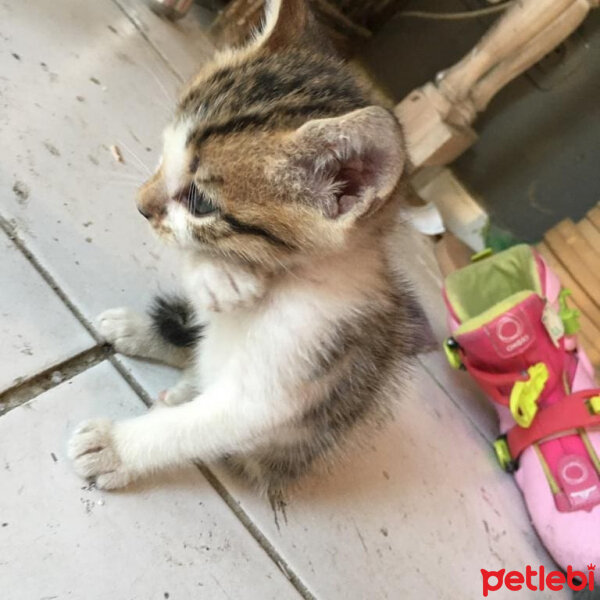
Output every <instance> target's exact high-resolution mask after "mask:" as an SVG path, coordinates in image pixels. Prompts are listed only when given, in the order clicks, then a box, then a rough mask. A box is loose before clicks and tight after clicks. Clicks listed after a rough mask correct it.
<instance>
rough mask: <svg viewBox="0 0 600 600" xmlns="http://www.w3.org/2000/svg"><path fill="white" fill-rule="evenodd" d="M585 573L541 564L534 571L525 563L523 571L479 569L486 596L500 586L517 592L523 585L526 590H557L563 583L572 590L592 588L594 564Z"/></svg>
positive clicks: (571, 568) (569, 568)
mask: <svg viewBox="0 0 600 600" xmlns="http://www.w3.org/2000/svg"><path fill="white" fill-rule="evenodd" d="M587 569H588V570H587V573H584V572H583V571H573V567H571V565H569V566H568V567H567V573H566V574H565V573H563V572H561V571H549V572H548V573H546V569H545V568H544V567H543V566H541V567H538V570H537V571H534V570H533V568H532V567H531V566H530V565H527V567H526V569H525V573H521V572H520V571H509V572H508V573H507V572H506V569H501V570H500V571H486V570H485V569H481V576H482V577H483V596H484V597H485V598H487V596H488V594H489V593H490V592H497V591H498V590H499V589H501V588H503V587H504V588H506V589H507V590H511V591H512V592H518V591H519V590H522V589H523V586H525V587H526V588H527V589H528V590H532V591H536V590H540V591H543V590H551V591H553V592H559V591H560V590H562V589H564V586H565V584H566V585H567V586H568V587H569V588H570V589H572V590H573V591H576V592H580V591H581V590H584V589H586V587H587V586H588V584H589V589H590V590H593V589H594V570H595V569H596V565H592V564H589V565H588V566H587Z"/></svg>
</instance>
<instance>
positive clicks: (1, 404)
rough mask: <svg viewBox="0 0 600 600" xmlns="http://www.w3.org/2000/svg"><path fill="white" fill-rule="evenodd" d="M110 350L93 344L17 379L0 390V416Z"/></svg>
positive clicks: (88, 366) (95, 362) (93, 361)
mask: <svg viewBox="0 0 600 600" xmlns="http://www.w3.org/2000/svg"><path fill="white" fill-rule="evenodd" d="M111 352H112V351H111V350H110V349H109V348H108V347H107V346H99V345H95V346H92V347H91V348H89V349H88V350H84V351H83V352H79V353H78V354H75V355H74V356H71V357H69V358H68V359H66V360H64V361H63V362H60V363H58V364H55V365H52V366H50V367H48V368H47V369H44V370H43V371H40V372H39V373H36V374H35V375H32V376H31V377H27V378H25V379H22V380H20V381H19V380H17V382H15V383H14V384H13V385H12V386H11V387H9V388H8V389H6V390H4V391H2V392H0V417H2V416H3V415H5V414H6V413H8V412H9V411H11V410H13V409H14V408H17V407H18V406H22V405H23V404H25V403H26V402H29V401H30V400H33V399H34V398H36V397H37V396H39V395H40V394H43V393H44V392H47V391H48V390H51V389H52V388H54V387H56V386H58V385H60V384H61V383H64V382H65V381H69V380H70V379H73V377H75V376H76V375H79V374H80V373H83V372H84V371H87V370H88V369H90V368H92V367H94V366H96V365H97V364H99V363H101V362H102V361H104V360H106V359H107V358H108V357H109V355H110V353H111Z"/></svg>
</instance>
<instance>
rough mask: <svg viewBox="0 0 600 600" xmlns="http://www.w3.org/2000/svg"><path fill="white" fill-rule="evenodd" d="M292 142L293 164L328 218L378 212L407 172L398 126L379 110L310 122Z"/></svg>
mask: <svg viewBox="0 0 600 600" xmlns="http://www.w3.org/2000/svg"><path fill="white" fill-rule="evenodd" d="M292 140H293V144H292V152H293V155H290V158H289V164H290V166H293V167H294V168H296V169H301V170H302V171H303V172H302V173H301V176H302V178H303V179H304V180H305V181H306V182H308V186H309V191H310V193H311V197H312V198H313V200H314V202H315V203H318V205H319V207H320V208H321V210H322V211H323V213H324V214H325V216H327V217H329V218H330V219H338V218H340V217H342V216H345V215H347V216H348V217H350V216H353V217H354V218H358V217H361V216H363V215H366V214H371V213H373V212H375V211H376V210H377V209H378V208H380V207H381V206H382V205H383V204H384V203H385V201H386V200H387V199H388V198H389V196H390V194H391V193H392V192H393V191H394V189H395V188H396V185H397V184H398V180H399V179H400V175H402V171H403V168H404V163H405V153H404V149H403V142H402V133H401V130H400V126H399V124H398V122H397V121H396V119H395V118H394V116H393V115H392V114H391V113H390V112H388V111H387V110H385V109H383V108H381V107H379V106H369V107H367V108H363V109H359V110H356V111H353V112H351V113H348V114H346V115H344V116H342V117H335V118H330V119H317V120H314V121H309V122H308V123H305V124H304V125H302V127H300V128H299V129H298V130H297V131H295V132H294V133H293V134H292Z"/></svg>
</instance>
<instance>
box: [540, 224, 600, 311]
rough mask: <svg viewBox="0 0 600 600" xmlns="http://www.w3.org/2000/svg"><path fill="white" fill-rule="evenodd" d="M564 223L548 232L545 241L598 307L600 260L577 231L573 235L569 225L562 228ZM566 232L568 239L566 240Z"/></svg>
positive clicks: (599, 296) (599, 297)
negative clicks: (599, 268) (599, 261)
mask: <svg viewBox="0 0 600 600" xmlns="http://www.w3.org/2000/svg"><path fill="white" fill-rule="evenodd" d="M564 223H567V222H566V221H563V222H562V223H559V225H558V226H557V227H555V228H554V229H551V230H550V231H548V232H547V233H546V235H545V236H544V240H545V241H546V243H547V244H548V246H549V247H550V248H551V249H552V252H554V254H555V255H556V256H557V257H558V259H559V260H560V262H561V263H562V264H563V265H564V266H565V267H566V268H567V270H568V271H569V272H570V273H571V275H572V276H573V279H575V280H576V281H577V283H579V285H580V286H581V287H582V288H583V289H584V290H585V291H586V292H587V294H588V295H589V297H590V298H591V299H592V300H593V301H594V303H595V304H596V305H597V304H598V301H599V300H598V299H600V279H598V275H597V274H596V273H597V272H598V260H597V259H594V251H593V249H592V248H590V246H589V244H588V243H587V242H586V241H585V240H584V239H583V238H581V236H579V235H577V230H575V234H573V233H572V230H571V228H570V227H569V225H568V224H567V226H566V227H564V226H562V225H563V224H564ZM571 225H572V223H571ZM561 226H562V227H561ZM573 227H574V226H573ZM565 231H566V233H567V235H568V239H567V238H565Z"/></svg>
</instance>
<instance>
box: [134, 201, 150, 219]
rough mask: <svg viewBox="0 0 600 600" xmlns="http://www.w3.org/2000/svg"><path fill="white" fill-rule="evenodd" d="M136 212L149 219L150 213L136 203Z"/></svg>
mask: <svg viewBox="0 0 600 600" xmlns="http://www.w3.org/2000/svg"><path fill="white" fill-rule="evenodd" d="M137 209H138V212H139V213H140V215H142V217H144V218H145V219H149V218H150V217H151V216H152V213H150V212H149V211H147V210H144V208H142V207H141V206H140V205H139V204H138V207H137Z"/></svg>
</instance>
